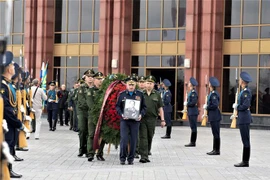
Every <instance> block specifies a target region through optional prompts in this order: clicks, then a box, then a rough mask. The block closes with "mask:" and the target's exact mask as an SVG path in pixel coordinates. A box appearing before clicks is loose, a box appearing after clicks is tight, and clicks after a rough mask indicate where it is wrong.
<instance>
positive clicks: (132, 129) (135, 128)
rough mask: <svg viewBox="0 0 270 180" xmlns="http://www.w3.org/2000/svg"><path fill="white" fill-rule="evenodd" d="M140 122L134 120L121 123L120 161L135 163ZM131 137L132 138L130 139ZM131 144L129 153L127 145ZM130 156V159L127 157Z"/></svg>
mask: <svg viewBox="0 0 270 180" xmlns="http://www.w3.org/2000/svg"><path fill="white" fill-rule="evenodd" d="M139 126H140V122H137V121H134V120H121V122H120V136H121V140H120V161H126V159H127V160H128V161H129V162H133V160H134V155H135V150H136V143H137V138H138V132H139ZM129 135H130V138H129ZM129 140H130V141H129ZM128 142H130V152H129V154H128V152H127V144H128ZM127 156H128V157H127Z"/></svg>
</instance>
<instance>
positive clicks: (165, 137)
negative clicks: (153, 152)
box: [161, 135, 171, 139]
mask: <svg viewBox="0 0 270 180" xmlns="http://www.w3.org/2000/svg"><path fill="white" fill-rule="evenodd" d="M161 139H171V136H168V135H165V136H163V137H161Z"/></svg>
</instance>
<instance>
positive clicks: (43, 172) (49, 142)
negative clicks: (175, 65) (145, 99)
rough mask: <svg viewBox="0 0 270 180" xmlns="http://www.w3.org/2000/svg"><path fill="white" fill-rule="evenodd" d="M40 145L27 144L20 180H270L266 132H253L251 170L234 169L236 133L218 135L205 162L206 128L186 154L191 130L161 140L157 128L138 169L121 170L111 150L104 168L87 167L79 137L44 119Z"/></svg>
mask: <svg viewBox="0 0 270 180" xmlns="http://www.w3.org/2000/svg"><path fill="white" fill-rule="evenodd" d="M43 122H44V124H43V126H42V132H41V137H40V140H34V138H33V135H31V138H30V140H29V149H30V150H29V151H28V152H17V155H18V156H19V157H21V158H24V159H25V160H24V161H22V162H15V164H14V170H15V172H18V173H22V174H23V178H22V179H33V180H38V179H46V180H47V179H52V180H56V179H63V180H69V179H71V180H80V179H86V180H92V179H102V180H103V179H113V180H118V179H121V180H122V179H123V180H130V179H132V180H133V179H134V180H135V179H139V180H142V179H146V180H154V179H157V180H159V179H160V180H166V179H170V180H173V179H182V180H186V179H187V180H188V179H194V180H199V179H205V180H212V179H218V180H222V179H228V180H233V179H245V180H246V179H267V180H268V179H270V144H269V139H270V131H266V130H251V144H252V151H251V159H250V167H249V168H235V167H233V164H234V163H238V162H240V160H241V157H242V154H241V153H242V144H241V141H240V134H239V130H238V129H221V137H222V139H221V155H220V156H208V155H206V152H207V151H209V150H212V149H211V148H212V136H211V132H210V128H208V127H200V128H198V141H197V147H196V148H185V147H184V144H186V143H187V142H188V141H189V135H190V129H189V128H188V127H186V126H181V127H174V128H173V133H172V139H170V140H162V139H160V136H162V135H164V132H165V129H161V128H160V127H157V128H156V134H155V137H154V141H153V148H152V154H153V155H152V156H150V160H151V163H146V164H141V163H139V162H138V161H139V160H138V159H136V160H135V163H134V165H133V166H131V165H124V166H122V165H120V164H119V158H118V156H119V149H118V150H116V149H115V148H114V146H112V148H111V152H110V154H109V155H108V154H107V147H108V146H106V155H105V159H106V161H105V162H100V161H97V160H96V159H95V161H94V162H88V161H87V159H86V158H78V157H77V153H78V135H77V133H75V132H73V131H69V130H68V127H58V128H57V131H55V132H51V131H48V124H47V122H46V120H45V119H44V121H43Z"/></svg>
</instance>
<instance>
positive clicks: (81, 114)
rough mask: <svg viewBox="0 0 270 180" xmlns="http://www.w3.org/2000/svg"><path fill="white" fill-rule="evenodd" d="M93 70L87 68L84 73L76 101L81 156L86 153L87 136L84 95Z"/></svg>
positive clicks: (90, 81)
mask: <svg viewBox="0 0 270 180" xmlns="http://www.w3.org/2000/svg"><path fill="white" fill-rule="evenodd" d="M94 74H95V72H94V71H93V70H92V69H88V70H87V71H85V73H84V78H85V83H84V84H82V85H81V86H80V87H79V88H78V93H77V96H78V97H77V99H78V101H77V103H78V111H77V112H78V126H79V139H80V148H79V154H78V156H79V157H81V156H83V154H86V153H87V138H88V105H87V102H86V95H87V92H88V90H89V88H92V87H93V80H94V78H93V76H94Z"/></svg>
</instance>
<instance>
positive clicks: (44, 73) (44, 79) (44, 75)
mask: <svg viewBox="0 0 270 180" xmlns="http://www.w3.org/2000/svg"><path fill="white" fill-rule="evenodd" d="M42 66H43V65H42ZM47 72H48V62H47V63H46V65H45V67H43V70H42V78H41V83H40V84H41V89H43V91H44V92H45V93H46V85H47ZM44 106H45V102H44V101H43V103H42V109H44Z"/></svg>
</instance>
